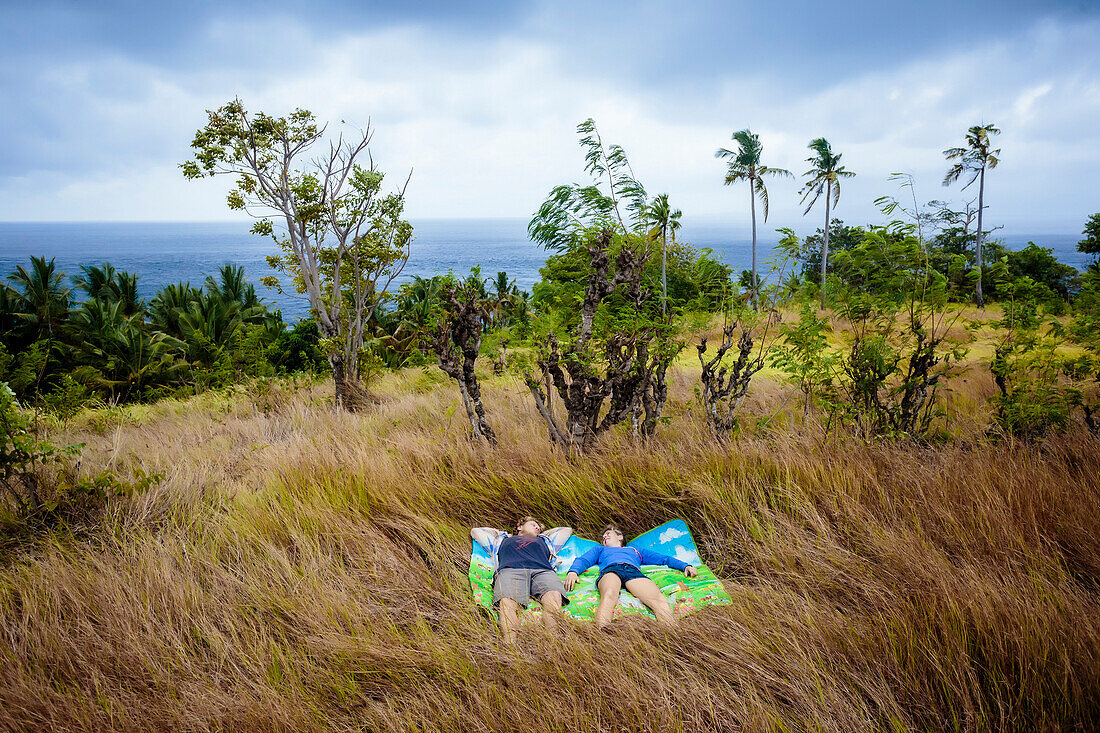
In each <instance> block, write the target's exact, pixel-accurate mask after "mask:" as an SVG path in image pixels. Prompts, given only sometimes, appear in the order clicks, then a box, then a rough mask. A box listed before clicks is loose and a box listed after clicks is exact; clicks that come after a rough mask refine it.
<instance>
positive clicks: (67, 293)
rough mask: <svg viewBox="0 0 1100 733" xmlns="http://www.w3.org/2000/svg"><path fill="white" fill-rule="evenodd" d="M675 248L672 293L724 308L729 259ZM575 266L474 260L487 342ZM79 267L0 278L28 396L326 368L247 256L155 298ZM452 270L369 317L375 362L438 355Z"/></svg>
mask: <svg viewBox="0 0 1100 733" xmlns="http://www.w3.org/2000/svg"><path fill="white" fill-rule="evenodd" d="M669 255H670V256H669V273H668V275H669V291H670V293H669V294H670V300H671V301H672V302H674V303H675V304H677V306H678V307H681V308H687V309H690V310H702V311H705V312H713V311H715V310H717V309H718V307H719V304H720V303H721V301H722V299H723V298H724V297H728V295H729V293H730V292H731V289H732V288H733V284H732V278H731V271H730V269H729V268H728V267H726V266H725V265H722V264H721V263H719V262H718V261H717V260H715V259H714V258H713V257H712V256H711V255H710V253H709V252H702V253H697V252H695V251H694V250H692V249H691V248H690V247H687V246H685V245H676V246H674V247H671V248H670V252H669ZM577 265H578V263H574V262H572V258H570V257H568V256H556V257H551V258H550V261H549V262H548V263H547V266H546V267H545V268H543V280H542V281H540V282H539V283H537V284H536V285H535V287H534V288H533V294H532V293H528V292H525V291H522V290H520V289H519V288H518V287H517V286H516V284H515V281H514V280H513V279H512V278H510V277H509V276H508V274H507V273H506V272H499V273H497V274H496V276H495V277H492V278H482V277H481V276H480V271H479V270H478V269H476V268H475V270H474V271H473V272H472V273H471V275H470V276H468V277H467V278H466V280H467V281H469V282H471V283H475V287H476V288H477V289H478V290H479V291H480V296H481V299H482V302H484V303H486V304H487V306H486V307H488V308H490V309H491V313H490V317H489V319H488V323H489V324H490V325H489V329H490V330H491V331H493V332H494V335H493V337H490V338H488V339H487V340H486V348H491V347H492V345H493V344H496V343H498V342H499V341H500V339H501V338H504V339H506V340H507V339H516V340H518V341H522V340H523V339H527V338H529V337H530V336H531V318H532V315H533V313H534V312H535V311H544V310H547V309H552V308H554V307H555V306H556V305H558V304H561V303H563V302H565V301H567V300H569V299H570V298H571V297H573V296H574V295H575V290H576V288H577V286H578V285H579V280H578V277H579V270H578V268H577ZM80 270H81V271H80V273H78V274H76V275H75V276H72V277H70V276H69V274H68V273H66V272H63V271H59V270H58V269H57V267H56V265H55V263H54V261H53V260H46V259H45V258H44V257H31V258H30V262H29V265H28V266H19V267H17V268H16V270H15V271H14V272H12V273H10V274H8V275H7V277H6V278H5V279H6V281H7V282H5V283H0V382H6V383H7V384H8V385H9V386H10V387H11V388H12V390H13V391H14V392H15V394H16V395H17V396H18V397H19V398H20V399H21V400H23V401H28V400H29V401H31V402H33V403H37V404H39V405H40V406H42V407H45V408H47V409H51V410H53V411H56V412H60V413H66V412H71V411H72V410H75V409H78V408H79V407H80V406H81V405H84V404H86V403H88V402H89V401H94V400H103V401H108V402H127V401H149V400H155V399H158V398H161V397H165V396H170V395H173V396H186V395H189V394H194V393H196V392H200V391H203V390H206V389H212V388H219V387H224V386H227V385H229V384H233V383H236V382H239V381H242V380H244V379H247V378H252V377H269V376H275V375H280V374H292V373H298V372H306V373H313V372H323V371H324V370H325V369H327V368H328V363H327V358H326V351H327V345H326V343H325V341H324V339H322V338H321V336H320V333H319V331H318V328H317V325H316V323H315V322H314V321H313V320H310V319H304V320H301V321H298V322H297V323H295V324H293V325H290V324H288V323H286V322H285V321H284V320H283V317H282V314H281V313H280V311H279V310H278V309H273V308H272V307H270V305H269V304H268V303H267V302H265V301H264V300H263V299H262V298H260V297H259V296H258V295H257V293H256V290H255V287H254V286H253V285H252V284H251V283H249V282H248V281H247V279H246V275H245V272H244V268H242V267H239V266H236V265H232V264H226V265H223V266H221V267H220V268H219V269H218V275H217V277H207V278H206V281H205V282H204V283H203V285H202V287H195V286H193V285H191V284H190V283H186V282H181V283H175V284H171V285H166V286H165V287H163V288H162V289H161V290H160V291H158V292H157V293H156V294H155V295H154V296H153V297H152V298H151V299H149V300H148V301H145V300H143V299H141V298H139V297H138V286H137V282H138V276H137V275H136V274H135V273H130V272H123V271H119V270H116V269H115V268H114V267H113V266H112V265H111V264H110V263H102V264H99V265H84V266H82V267H81V268H80ZM447 277H448V276H445V275H439V276H435V277H430V278H424V277H414V278H413V279H412V281H410V282H408V283H406V284H404V285H403V286H402V287H401V288H400V289H399V291H398V292H397V293H395V294H394V295H393V296H387V297H386V298H385V299H384V300H383V302H382V304H381V305H380V307H379V308H377V309H376V310H375V311H374V312H373V313H372V314H371V315H370V318H369V323H368V327H367V333H368V338H367V340H366V346H365V348H364V352H365V353H363V354H362V355H361V358H362V359H363V361H364V362H366V363H367V364H369V370H374V371H377V370H378V369H383V368H397V367H402V366H415V365H423V364H427V363H434V356H430V357H429V356H425V353H426V349H425V343H424V339H425V338H426V336H427V333H428V331H429V330H430V328H431V326H432V324H433V323H434V321H435V319H436V318H437V317H438V310H439V289H440V286H441V284H442V283H443V282H444V281H445V280H446V279H447ZM650 277H651V278H652V279H656V278H657V277H659V275H658V273H657V272H656V271H654V272H652V273H650Z"/></svg>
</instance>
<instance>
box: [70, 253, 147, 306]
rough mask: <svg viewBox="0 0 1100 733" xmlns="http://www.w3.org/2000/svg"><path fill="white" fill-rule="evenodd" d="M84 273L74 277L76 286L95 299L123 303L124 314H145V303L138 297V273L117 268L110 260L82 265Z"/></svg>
mask: <svg viewBox="0 0 1100 733" xmlns="http://www.w3.org/2000/svg"><path fill="white" fill-rule="evenodd" d="M80 269H81V271H82V274H80V275H77V276H76V277H75V278H73V282H74V283H76V286H77V287H78V288H80V289H81V290H83V291H84V292H85V293H87V295H88V297H89V298H91V299H93V300H102V301H104V302H108V303H114V302H119V303H122V314H123V315H125V316H132V315H134V314H136V313H141V314H142V315H144V314H145V303H144V302H142V301H141V300H140V299H139V298H138V291H137V275H135V274H133V273H130V272H119V271H117V270H115V268H114V266H113V265H112V264H111V263H110V262H104V263H103V264H102V265H101V266H98V265H81V266H80Z"/></svg>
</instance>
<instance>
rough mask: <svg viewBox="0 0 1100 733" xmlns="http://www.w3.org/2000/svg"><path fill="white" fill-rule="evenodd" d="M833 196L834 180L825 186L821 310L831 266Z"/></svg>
mask: <svg viewBox="0 0 1100 733" xmlns="http://www.w3.org/2000/svg"><path fill="white" fill-rule="evenodd" d="M832 198H833V182H832V181H829V182H828V183H827V184H826V188H825V242H824V244H823V245H822V246H821V310H825V273H826V271H827V270H828V267H829V214H830V210H829V205H830V204H831V203H832Z"/></svg>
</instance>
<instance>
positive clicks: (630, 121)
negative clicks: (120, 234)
mask: <svg viewBox="0 0 1100 733" xmlns="http://www.w3.org/2000/svg"><path fill="white" fill-rule="evenodd" d="M0 5H2V6H3V7H0V11H2V13H3V17H4V25H5V31H4V42H3V44H2V45H0V98H2V100H3V102H2V104H0V220H7V221H27V220H145V221H148V220H165V221H214V220H223V219H230V218H233V217H234V216H235V215H233V214H232V213H231V212H228V211H227V210H226V207H225V203H224V194H225V181H222V180H213V181H211V180H204V181H198V182H188V181H185V180H184V179H183V178H182V176H181V175H180V173H179V170H178V167H177V166H178V163H179V162H181V161H183V160H185V159H186V158H187V157H188V144H189V142H190V140H191V136H192V135H193V134H194V131H195V130H196V128H198V127H200V126H201V125H202V124H203V123H204V120H205V114H204V110H205V109H208V108H213V107H217V106H219V105H221V104H223V103H224V102H226V101H227V100H229V99H232V98H233V97H234V96H239V97H241V99H242V100H244V102H245V104H246V106H247V107H248V108H249V109H251V110H264V111H267V112H270V113H273V114H283V113H286V112H288V111H290V110H291V109H293V108H294V107H304V108H307V109H310V110H312V111H313V112H314V113H316V114H317V116H318V117H319V118H321V119H322V120H333V121H335V122H337V123H338V122H339V121H340V120H346V121H347V123H348V124H349V125H353V126H362V125H364V124H365V123H366V122H367V120H368V119H369V120H370V121H371V123H372V125H373V126H374V127H375V129H376V136H375V139H374V145H373V153H374V157H375V160H376V161H378V162H379V163H380V164H381V166H382V167H383V169H384V170H386V171H388V172H391V173H392V176H391V177H392V178H393V179H397V178H401V179H402V180H403V179H404V177H405V175H407V174H408V171H409V169H410V168H412V169H413V171H414V172H413V177H412V183H411V184H410V186H409V197H408V212H409V214H410V215H411V216H413V217H498V216H499V217H528V216H530V214H531V213H532V212H533V211H534V209H535V208H537V206H538V204H539V203H540V202H541V200H542V198H543V197H544V196H545V194H546V192H547V191H548V189H549V188H550V187H551V186H553V185H555V184H557V183H563V182H568V181H573V180H581V178H582V170H581V166H582V159H581V155H580V152H579V148H578V147H577V144H576V141H577V137H576V134H575V128H576V125H577V123H578V122H580V121H581V120H583V119H585V118H586V117H589V116H591V117H594V118H595V119H596V121H597V123H598V125H599V128H600V131H601V133H602V134H603V136H604V139H605V140H609V141H612V142H618V143H620V144H621V145H623V146H624V147H625V148H626V150H627V153H628V154H629V155H630V158H631V161H632V163H633V165H634V169H635V171H636V173H637V174H638V177H639V178H640V179H641V180H642V181H643V182H644V183H645V184H646V186H647V188H648V189H649V190H650V191H651V192H652V193H657V192H665V191H667V192H668V193H669V194H670V195H671V197H672V199H673V202H674V203H675V205H677V206H678V207H680V208H681V209H683V211H684V216H685V218H688V217H697V218H699V219H700V220H702V219H708V220H709V219H722V220H727V221H730V222H733V223H743V222H744V221H746V220H747V197H748V193H747V191H742V190H741V189H740V188H726V187H723V186H722V185H721V181H722V165H721V163H720V162H719V161H716V160H715V159H714V157H713V155H714V151H715V149H716V148H718V147H720V146H723V145H727V144H728V141H729V136H730V133H731V132H733V131H734V130H738V129H741V128H743V127H750V128H751V129H752V130H753V131H754V132H757V133H759V134H760V135H761V138H762V140H763V142H764V146H765V151H764V152H765V162H767V163H769V164H771V165H775V166H780V167H785V168H790V169H791V170H793V171H794V172H795V173H797V174H801V173H802V172H803V171H805V170H806V168H807V165H806V163H805V158H806V156H807V154H808V153H807V150H806V143H807V142H808V141H809V140H810V139H811V138H814V137H818V136H824V137H826V138H828V139H829V140H830V142H832V144H833V147H834V149H836V150H838V151H840V152H842V153H843V155H844V159H843V161H844V163H846V164H847V167H848V168H849V169H850V170H853V171H855V172H856V173H857V174H858V175H857V177H856V178H854V179H852V180H851V181H850V182H846V183H845V187H844V192H843V200H842V202H841V205H840V209H839V211H838V214H839V215H840V216H841V217H842V218H844V219H845V220H847V221H850V222H857V221H871V220H876V219H877V218H878V217H877V215H876V212H875V210H874V207H873V205H872V203H871V202H872V201H873V199H874V198H875V197H876V196H879V195H881V194H884V193H892V192H894V191H895V185H896V184H894V183H890V182H888V181H887V176H888V175H889V174H890V173H891V172H893V171H908V172H911V173H913V174H915V175H916V177H917V181H918V195H919V196H920V198H921V199H922V200H927V199H932V198H945V197H954V198H955V199H956V200H961V198H962V197H963V196H964V195H965V194H961V193H959V192H958V190H957V187H956V188H955V189H950V190H945V189H943V188H942V187H941V185H940V180H941V179H942V176H943V173H944V171H945V169H946V164H945V163H944V160H943V155H942V151H943V149H944V148H947V147H951V146H954V145H958V144H961V142H962V139H963V135H964V133H965V131H966V128H967V127H968V126H970V125H973V124H980V123H994V124H996V125H997V126H998V127H1000V128H1001V129H1002V130H1003V134H1002V135H1001V136H1000V137H999V138H998V140H997V142H998V144H999V146H1000V147H1001V148H1002V150H1003V152H1002V165H1001V166H1000V167H999V168H998V169H997V170H996V171H994V172H993V173H992V174H991V176H990V179H989V184H988V187H987V189H988V191H987V192H988V203H989V206H990V208H989V214H988V216H989V218H990V219H991V220H993V221H994V222H996V223H1003V224H1004V225H1005V226H1006V229H1010V230H1017V231H1029V232H1031V231H1034V232H1039V231H1051V232H1077V231H1079V230H1080V228H1081V226H1082V223H1083V221H1084V219H1085V218H1086V216H1087V215H1088V214H1090V213H1092V212H1095V211H1100V193H1098V191H1100V184H1097V182H1096V179H1097V172H1098V170H1100V42H1098V41H1100V2H1098V0H1077V1H1076V2H1059V1H1058V0H1046V1H1045V2H1025V1H1022V0H1021V1H1018V0H999V1H998V2H985V1H981V2H959V1H958V0H956V1H955V2H941V1H940V0H929V1H925V2H919V3H904V4H903V3H896V2H882V1H881V0H878V1H877V2H831V3H821V2H808V1H806V0H797V1H796V2H777V3H761V2H756V3H751V4H749V3H742V2H736V1H733V0H731V1H728V2H692V1H691V0H682V1H680V2H675V3H669V2H664V3H660V2H624V3H603V2H592V1H591V0H589V1H588V2H579V3H578V2H568V1H565V0H555V1H554V2H541V1H540V2H502V3H489V2H474V3H461V2H420V3H398V2H369V1H363V0H360V1H359V2H346V3H342V2H337V1H336V0H314V1H313V2H310V3H293V2H280V1H279V0H274V1H273V0H267V1H266V2H262V3H261V2H249V3H232V2H217V3H214V2H204V1H203V0H199V1H198V2H192V3H187V4H184V3H173V4H171V7H168V8H164V7H159V8H158V7H156V6H157V5H158V4H157V3H150V2H144V3H123V2H109V1H107V2H95V3H93V2H85V3H61V2H50V1H49V0H45V1H42V2H36V3H25V2H19V3H8V2H0ZM164 5H169V4H167V3H165V4H164ZM797 189H798V183H797V182H784V181H777V182H775V183H774V184H773V185H772V187H771V198H772V217H771V219H770V221H769V224H768V227H769V228H771V227H773V226H781V225H792V226H796V227H797V228H804V227H805V225H806V224H807V223H808V222H807V221H806V220H804V219H803V217H802V215H801V209H800V207H799V206H798V197H797Z"/></svg>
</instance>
